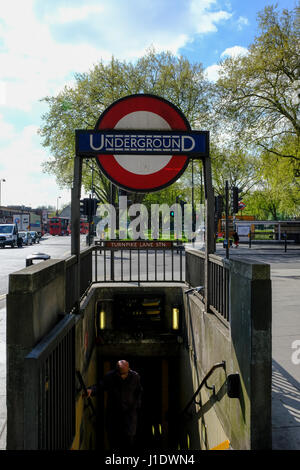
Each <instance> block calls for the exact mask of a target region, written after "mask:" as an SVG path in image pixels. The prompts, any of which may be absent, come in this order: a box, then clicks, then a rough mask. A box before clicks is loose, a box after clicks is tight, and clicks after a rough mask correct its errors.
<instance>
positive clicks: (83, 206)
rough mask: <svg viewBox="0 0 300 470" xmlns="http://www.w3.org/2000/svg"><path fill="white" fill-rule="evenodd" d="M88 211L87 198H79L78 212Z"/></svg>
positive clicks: (84, 212) (85, 212)
mask: <svg viewBox="0 0 300 470" xmlns="http://www.w3.org/2000/svg"><path fill="white" fill-rule="evenodd" d="M88 213H89V199H80V214H81V215H88Z"/></svg>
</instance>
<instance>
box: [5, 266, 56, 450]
mask: <svg viewBox="0 0 300 470" xmlns="http://www.w3.org/2000/svg"><path fill="white" fill-rule="evenodd" d="M64 283H65V266H64V261H60V260H47V261H43V262H41V263H38V264H36V265H32V266H30V267H28V268H24V269H22V270H20V271H17V272H15V273H13V274H10V276H9V293H8V295H7V322H6V324H7V333H6V348H7V381H6V384H7V385H6V389H7V398H6V401H7V449H8V450H9V449H12V450H18V449H22V448H23V424H24V418H23V413H24V411H23V410H24V399H23V390H24V385H23V370H24V357H25V356H26V355H27V354H28V353H29V352H30V351H31V350H32V349H33V347H34V346H35V345H36V344H37V343H38V342H39V341H40V340H41V339H42V338H43V336H45V335H46V334H47V333H48V332H49V331H50V330H51V328H52V327H53V326H54V325H55V324H56V323H57V321H58V319H59V314H62V313H64V308H65V284H64Z"/></svg>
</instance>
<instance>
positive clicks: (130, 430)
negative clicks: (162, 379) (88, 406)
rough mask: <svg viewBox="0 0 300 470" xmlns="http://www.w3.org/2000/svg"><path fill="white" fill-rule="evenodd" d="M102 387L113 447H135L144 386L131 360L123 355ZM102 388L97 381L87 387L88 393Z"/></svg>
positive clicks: (106, 376) (107, 423) (93, 393)
mask: <svg viewBox="0 0 300 470" xmlns="http://www.w3.org/2000/svg"><path fill="white" fill-rule="evenodd" d="M100 389H103V390H105V391H107V407H106V427H107V433H108V439H109V443H110V447H111V448H112V449H118V448H119V449H128V448H132V447H133V446H134V443H135V437H136V431H137V422H138V410H139V408H140V407H141V395H142V386H141V381H140V376H139V374H138V373H137V372H135V371H134V370H131V369H130V367H129V363H128V362H127V361H126V360H125V359H122V360H120V361H118V362H117V364H116V368H115V369H114V370H112V371H110V372H108V373H107V374H106V375H105V376H104V378H103V382H102V383H101V384H100ZM97 390H99V386H97V385H94V386H92V387H90V388H88V390H87V391H88V396H93V395H95V394H96V393H97Z"/></svg>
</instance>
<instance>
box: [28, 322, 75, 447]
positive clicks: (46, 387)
mask: <svg viewBox="0 0 300 470" xmlns="http://www.w3.org/2000/svg"><path fill="white" fill-rule="evenodd" d="M74 434H75V316H74V315H65V316H64V317H63V319H62V320H61V321H60V322H59V323H58V324H57V325H56V326H55V327H54V328H53V329H52V330H51V332H50V333H49V334H48V335H47V336H45V337H44V338H43V340H42V341H41V342H40V343H39V344H38V345H37V346H36V347H35V348H34V349H33V350H32V351H31V352H30V353H29V354H28V355H27V356H26V357H25V360H24V449H25V450H66V449H69V448H70V446H71V444H72V441H73V438H74Z"/></svg>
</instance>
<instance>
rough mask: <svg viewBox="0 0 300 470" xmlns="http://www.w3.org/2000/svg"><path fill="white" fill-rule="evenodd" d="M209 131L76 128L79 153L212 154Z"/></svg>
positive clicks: (77, 152)
mask: <svg viewBox="0 0 300 470" xmlns="http://www.w3.org/2000/svg"><path fill="white" fill-rule="evenodd" d="M208 147H209V143H208V132H207V131H186V132H185V131H155V130H153V131H141V130H136V131H128V130H123V131H122V130H105V131H98V130H97V131H95V130H76V154H77V155H79V156H91V155H97V154H109V155H122V154H126V155H128V154H132V155H138V154H141V155H142V154H143V155H147V154H149V155H164V154H166V155H169V154H172V155H190V156H197V155H198V156H199V157H203V156H208V154H209V149H208Z"/></svg>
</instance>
